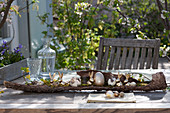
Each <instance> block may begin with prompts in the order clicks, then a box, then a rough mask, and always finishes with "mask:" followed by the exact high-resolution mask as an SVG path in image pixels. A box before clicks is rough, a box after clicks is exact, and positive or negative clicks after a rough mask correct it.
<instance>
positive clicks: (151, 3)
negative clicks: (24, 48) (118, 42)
mask: <svg viewBox="0 0 170 113" xmlns="http://www.w3.org/2000/svg"><path fill="white" fill-rule="evenodd" d="M168 4H169V1H168ZM51 6H52V7H53V15H54V17H55V19H54V21H55V23H54V24H53V25H48V26H51V27H53V28H55V29H54V35H55V37H57V40H58V41H59V43H60V44H63V45H64V46H65V48H66V50H65V51H63V52H58V51H57V50H58V49H59V48H56V46H52V48H53V49H55V50H56V68H57V69H61V68H67V69H86V68H88V67H90V68H91V66H92V64H94V63H95V60H96V56H97V54H96V53H97V51H98V46H99V39H100V37H105V38H118V37H125V38H128V37H131V38H141V39H155V38H160V39H161V45H167V46H170V43H169V42H168V39H167V38H166V37H167V36H168V35H169V32H170V31H168V30H165V28H164V25H163V23H162V21H161V18H160V11H159V10H158V6H157V4H156V1H155V0H96V1H94V0H53V4H52V5H51ZM168 6H170V5H168ZM169 9H170V8H169ZM47 17H48V14H44V15H43V16H41V20H42V22H45V21H46V18H47ZM167 17H168V19H169V15H168V16H167ZM169 21H170V19H169ZM43 33H44V34H45V35H46V34H47V32H43ZM53 40H54V39H53ZM54 43H55V40H54Z"/></svg>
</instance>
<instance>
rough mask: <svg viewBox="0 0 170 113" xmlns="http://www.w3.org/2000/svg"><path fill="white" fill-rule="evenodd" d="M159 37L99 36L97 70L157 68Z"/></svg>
mask: <svg viewBox="0 0 170 113" xmlns="http://www.w3.org/2000/svg"><path fill="white" fill-rule="evenodd" d="M159 46H160V40H159V39H146V40H139V39H122V38H103V37H102V38H100V45H99V51H98V61H97V70H106V69H109V70H112V69H115V70H116V69H149V68H151V67H152V68H153V69H157V68H158V58H159Z"/></svg>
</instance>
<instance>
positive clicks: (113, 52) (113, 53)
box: [109, 46, 115, 70]
mask: <svg viewBox="0 0 170 113" xmlns="http://www.w3.org/2000/svg"><path fill="white" fill-rule="evenodd" d="M114 57H115V47H113V46H112V49H111V52H110V61H109V70H112V69H113V63H114Z"/></svg>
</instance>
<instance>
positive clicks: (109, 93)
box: [106, 90, 114, 98]
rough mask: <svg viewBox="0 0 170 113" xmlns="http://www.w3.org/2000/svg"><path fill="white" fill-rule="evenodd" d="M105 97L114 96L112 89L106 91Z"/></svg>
mask: <svg viewBox="0 0 170 113" xmlns="http://www.w3.org/2000/svg"><path fill="white" fill-rule="evenodd" d="M106 98H114V93H113V92H112V91H110V90H109V91H107V92H106Z"/></svg>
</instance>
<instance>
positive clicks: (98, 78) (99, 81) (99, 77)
mask: <svg viewBox="0 0 170 113" xmlns="http://www.w3.org/2000/svg"><path fill="white" fill-rule="evenodd" d="M104 80H105V79H104V75H103V74H102V73H101V72H97V73H96V74H95V75H94V84H95V85H97V86H102V85H104Z"/></svg>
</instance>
